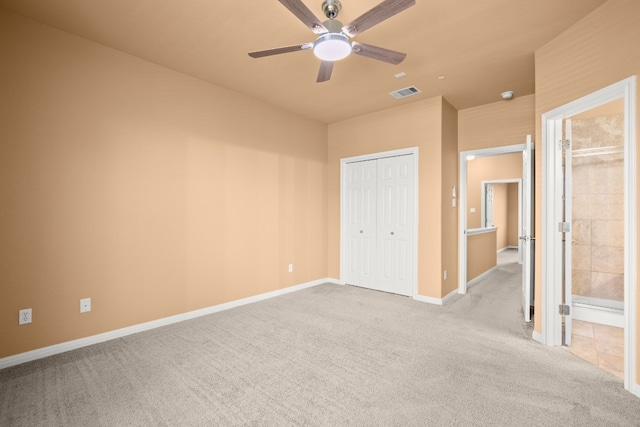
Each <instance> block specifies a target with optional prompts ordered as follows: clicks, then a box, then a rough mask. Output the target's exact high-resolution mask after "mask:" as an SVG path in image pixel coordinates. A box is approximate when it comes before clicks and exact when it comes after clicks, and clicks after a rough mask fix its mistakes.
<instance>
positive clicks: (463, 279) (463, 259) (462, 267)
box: [458, 144, 525, 294]
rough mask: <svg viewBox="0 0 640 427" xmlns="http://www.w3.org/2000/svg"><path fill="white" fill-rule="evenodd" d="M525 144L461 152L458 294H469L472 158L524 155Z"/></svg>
mask: <svg viewBox="0 0 640 427" xmlns="http://www.w3.org/2000/svg"><path fill="white" fill-rule="evenodd" d="M524 149H525V144H516V145H504V146H501V147H492V148H482V149H479V150H469V151H461V152H460V167H459V181H458V182H459V185H460V192H459V193H460V197H459V199H458V259H459V262H458V293H459V294H466V293H467V233H466V230H467V175H468V164H467V163H468V162H469V161H470V159H471V158H476V157H491V156H499V155H501V154H514V153H522V152H523V150H524Z"/></svg>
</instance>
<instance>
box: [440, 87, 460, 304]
mask: <svg viewBox="0 0 640 427" xmlns="http://www.w3.org/2000/svg"><path fill="white" fill-rule="evenodd" d="M458 164H459V160H458V111H457V110H455V109H454V108H453V107H452V106H451V105H450V104H449V103H448V102H447V101H446V100H443V104H442V225H441V227H442V250H441V252H442V270H443V271H445V270H446V271H447V280H443V282H442V292H441V295H442V296H443V297H444V296H446V295H449V294H450V293H451V292H457V289H458V238H457V236H458V216H459V215H458V208H457V207H455V208H454V207H453V206H452V203H451V199H452V190H453V187H454V186H455V187H456V197H457V196H458V194H459V191H458V175H459V172H458ZM456 206H458V204H457V201H456ZM440 278H441V279H442V278H443V275H442V274H441V275H440Z"/></svg>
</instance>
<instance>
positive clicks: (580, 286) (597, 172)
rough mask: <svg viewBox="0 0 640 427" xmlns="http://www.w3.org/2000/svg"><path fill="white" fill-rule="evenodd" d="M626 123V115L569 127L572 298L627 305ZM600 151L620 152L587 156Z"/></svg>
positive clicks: (574, 122) (575, 121)
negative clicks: (624, 158)
mask: <svg viewBox="0 0 640 427" xmlns="http://www.w3.org/2000/svg"><path fill="white" fill-rule="evenodd" d="M623 124H624V115H623V114H611V115H605V116H596V117H587V118H580V119H573V120H572V123H571V131H572V139H571V140H572V152H573V157H572V195H571V197H572V228H571V229H572V276H573V280H572V287H573V294H574V295H582V296H590V297H595V298H603V299H610V300H616V301H624V169H623V168H624V161H623V154H622V149H623V146H624V138H623ZM598 147H618V148H619V150H617V151H618V152H617V153H614V154H592V153H589V154H587V153H588V149H593V148H598ZM584 149H587V150H585V151H581V150H584Z"/></svg>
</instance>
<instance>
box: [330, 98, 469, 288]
mask: <svg viewBox="0 0 640 427" xmlns="http://www.w3.org/2000/svg"><path fill="white" fill-rule="evenodd" d="M453 111H455V110H453V109H452V107H451V106H449V105H448V103H446V101H444V100H443V99H442V98H441V97H435V98H430V99H427V100H423V101H417V102H412V103H408V104H403V105H400V106H399V107H396V108H392V109H388V110H384V111H380V112H378V113H373V114H369V115H365V116H362V117H358V118H355V119H351V120H346V121H343V122H338V123H333V124H331V125H329V139H328V141H329V151H328V161H329V165H328V206H329V217H328V222H329V247H328V257H329V275H330V276H331V277H335V278H339V277H340V159H342V158H345V157H352V156H357V155H364V154H371V153H378V152H382V151H388V150H395V149H400V148H408V147H418V149H419V154H418V157H419V158H418V161H419V164H418V199H419V206H418V211H419V220H418V263H419V268H418V292H419V294H420V295H424V296H430V297H435V298H441V297H442V296H443V294H442V292H443V287H442V283H443V282H442V270H443V266H444V262H445V258H450V257H451V248H450V246H448V244H447V245H446V246H444V248H445V249H446V253H445V251H444V250H443V240H444V239H450V240H452V241H453V240H455V239H456V234H455V229H454V228H453V234H451V233H452V227H451V222H452V221H453V222H455V215H456V212H455V210H454V209H446V210H445V209H444V208H443V207H442V206H441V203H442V200H443V197H444V196H443V195H442V188H443V187H445V186H450V185H453V183H455V179H456V178H455V177H454V176H453V174H452V173H451V172H450V171H449V172H447V173H444V172H443V166H442V162H443V159H444V161H446V162H449V163H450V162H451V158H452V157H453V156H452V152H453V149H452V148H451V144H452V143H453V140H454V133H455V128H456V123H455V118H454V117H453ZM443 122H444V123H445V124H446V126H443ZM452 128H453V130H451V129H452ZM443 129H444V131H443ZM443 141H444V143H443ZM456 174H457V172H456ZM450 194H451V193H450V189H449V195H450ZM450 203H451V202H450V200H449V206H450ZM443 212H444V213H443ZM443 215H444V216H445V217H446V220H445V219H443ZM449 215H450V216H451V217H452V218H451V217H449ZM443 224H446V225H445V227H444V228H443ZM449 234H451V235H449ZM450 245H455V242H452V243H450ZM454 248H455V246H454ZM455 250H457V249H454V250H453V252H455ZM446 262H448V263H451V264H453V263H454V262H453V261H452V260H449V259H447V260H446ZM456 265H457V264H456ZM456 269H457V267H456V266H455V265H454V266H453V267H452V268H451V270H453V271H455V270H456ZM453 271H451V273H452V272H453ZM447 282H448V283H451V282H453V283H454V285H452V286H453V287H455V279H453V278H451V277H450V278H449V279H448V280H447Z"/></svg>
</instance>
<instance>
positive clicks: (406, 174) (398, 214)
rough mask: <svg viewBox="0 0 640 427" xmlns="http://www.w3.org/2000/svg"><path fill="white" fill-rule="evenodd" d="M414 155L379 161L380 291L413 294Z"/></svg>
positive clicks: (378, 239)
mask: <svg viewBox="0 0 640 427" xmlns="http://www.w3.org/2000/svg"><path fill="white" fill-rule="evenodd" d="M413 173H414V171H413V156H397V157H388V158H383V159H379V160H378V227H377V229H378V233H377V235H378V238H377V241H378V267H379V269H380V270H379V275H378V285H379V286H378V289H380V290H382V291H385V292H393V293H396V294H401V295H411V294H412V283H413V282H412V277H411V276H412V273H413V262H412V260H413V256H412V255H411V252H412V248H413V234H414V233H413V223H414V221H413V213H414V206H413V200H414V197H413V191H414V188H413V183H414V179H413Z"/></svg>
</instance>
